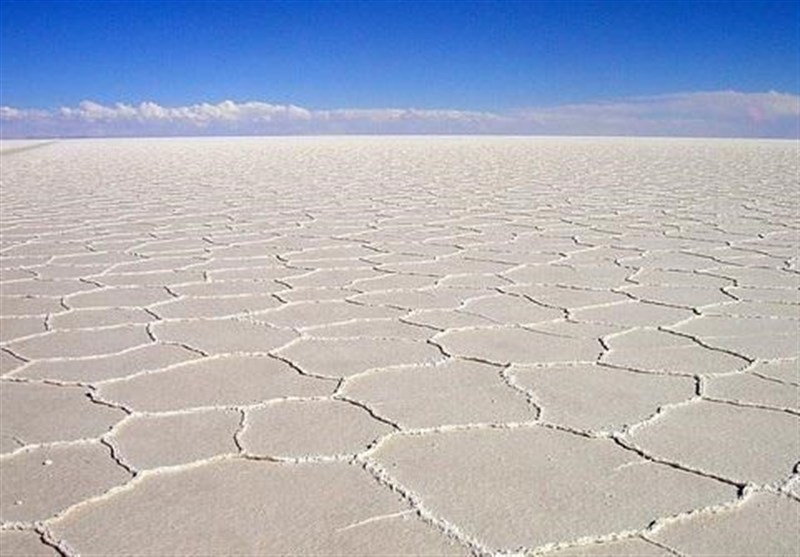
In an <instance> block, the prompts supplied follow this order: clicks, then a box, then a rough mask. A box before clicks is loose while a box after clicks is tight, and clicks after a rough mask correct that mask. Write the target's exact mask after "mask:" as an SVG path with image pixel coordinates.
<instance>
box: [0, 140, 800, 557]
mask: <svg viewBox="0 0 800 557" xmlns="http://www.w3.org/2000/svg"><path fill="white" fill-rule="evenodd" d="M2 150H3V153H2V155H0V157H1V159H0V160H1V161H2V209H1V211H2V213H1V214H0V216H1V217H2V222H1V223H0V232H1V234H2V237H1V238H0V239H1V241H2V249H1V250H0V255H1V257H0V263H2V275H0V278H1V279H2V283H1V284H0V293H1V294H2V298H1V304H2V305H1V306H0V307H1V311H0V313H2V321H1V322H0V331H1V332H2V339H1V340H2V345H1V346H2V351H1V352H0V363H1V364H2V380H1V381H0V386H1V389H0V393H1V395H2V405H1V406H0V412H1V413H2V416H1V418H2V420H1V421H0V426H1V429H2V439H1V441H2V444H1V446H0V449H2V453H3V454H2V457H0V472H1V477H0V479H1V480H2V482H0V495H1V498H0V513H2V517H1V518H2V531H0V540H2V554H3V555H4V556H6V555H39V554H41V555H57V554H59V553H60V554H64V555H123V554H124V555H134V554H135V555H159V556H163V555H234V554H235V555H257V554H261V555H267V554H269V555H277V554H281V555H288V554H296V555H389V554H393V555H401V554H402V555H470V554H474V555H490V554H495V555H506V554H546V555H552V556H554V557H567V556H576V555H595V556H596V555H653V556H656V555H664V556H668V555H683V556H694V555H712V554H713V555H739V556H741V555H772V556H776V555H797V554H798V552H800V542H799V541H798V535H799V534H798V533H800V518H799V517H800V469H799V468H798V466H800V464H799V462H800V429H799V428H798V424H799V419H800V418H799V416H800V408H799V404H798V388H799V385H800V373H799V372H798V369H799V366H798V357H799V356H800V337H799V335H798V319H800V297H799V294H798V293H799V292H800V291H799V290H798V287H800V274H799V272H800V269H799V268H798V255H799V254H798V250H800V239H799V238H798V234H799V232H798V231H799V230H800V219H799V218H798V216H799V213H798V211H799V210H800V205H799V201H798V151H797V143H796V142H793V141H758V140H689V139H596V138H595V139H591V138H521V137H520V138H513V137H511V138H499V137H485V138H467V137H451V138H444V137H442V138H430V137H428V138H424V137H406V138H402V137H372V138H370V137H352V138H252V139H244V138H231V139H221V138H218V139H210V138H204V139H147V140H145V139H114V140H88V139H86V140H64V141H57V142H53V143H47V144H38V143H37V142H10V141H6V142H3V144H2Z"/></svg>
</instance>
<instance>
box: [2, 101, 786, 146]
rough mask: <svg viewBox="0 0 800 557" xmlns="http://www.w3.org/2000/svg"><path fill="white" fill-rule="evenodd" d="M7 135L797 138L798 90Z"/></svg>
mask: <svg viewBox="0 0 800 557" xmlns="http://www.w3.org/2000/svg"><path fill="white" fill-rule="evenodd" d="M0 126H1V127H0V133H1V134H2V135H3V136H4V137H26V136H27V137H33V136H86V135H88V136H104V135H111V136H115V135H209V134H304V133H306V134H310V133H323V134H324V133H465V134H469V133H520V134H528V133H529V134H574V135H678V136H680V135H685V136H745V137H751V136H752V137H792V138H797V137H798V129H799V126H800V97H799V96H797V95H791V94H786V93H777V92H774V91H772V92H767V93H741V92H736V91H714V92H694V93H675V94H668V95H657V96H649V97H631V98H625V99H619V100H614V101H600V102H591V103H581V104H567V105H557V106H550V107H531V108H526V109H521V110H515V111H509V112H503V113H499V112H481V111H470V110H455V109H447V110H428V109H415V108H385V109H383V108H378V109H358V108H348V109H333V110H312V109H307V108H303V107H299V106H295V105H291V104H270V103H266V102H259V101H249V102H234V101H231V100H226V101H222V102H219V103H217V104H210V103H199V104H193V105H187V106H177V107H166V106H161V105H159V104H156V103H154V102H142V103H140V104H138V105H132V104H124V103H116V104H113V105H103V104H99V103H96V102H93V101H83V102H81V103H80V104H78V105H77V106H75V107H61V108H58V109H55V110H41V109H28V108H16V107H10V106H3V107H0Z"/></svg>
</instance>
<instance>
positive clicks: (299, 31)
mask: <svg viewBox="0 0 800 557" xmlns="http://www.w3.org/2000/svg"><path fill="white" fill-rule="evenodd" d="M710 92H717V93H722V92H727V93H729V94H733V93H735V94H737V95H750V94H762V95H763V94H766V93H769V92H776V93H778V94H781V95H783V96H782V97H781V98H780V101H779V102H780V103H781V105H780V106H781V107H783V108H781V109H779V112H781V113H783V112H786V110H788V111H789V112H792V108H791V104H792V99H795V101H794V102H796V98H797V95H798V93H800V2H798V1H789V0H783V1H780V0H777V1H776V0H773V1H768V0H764V1H758V2H746V1H739V2H731V1H718V2H702V1H699V0H698V1H681V2H674V1H667V0H661V1H648V2H637V1H634V0H628V1H620V2H615V1H611V0H607V1H602V2H576V1H567V0H561V1H555V2H548V1H529V2H513V1H505V2H490V1H485V2H462V1H455V0H453V1H449V2H435V1H427V2H418V3H417V2H388V1H372V2H323V1H317V2H300V1H297V2H260V1H256V0H250V1H245V2H233V1H226V2H200V1H182V2H156V1H150V2H148V1H143V0H139V1H136V2H114V1H100V0H97V1H92V2H74V1H67V0H60V1H48V2H37V1H31V0H26V1H22V2H17V1H8V0H0V105H2V106H3V107H5V108H4V113H3V114H4V116H3V118H4V121H5V122H8V121H10V120H13V121H14V122H15V124H14V125H15V126H18V125H19V121H20V120H22V116H21V114H23V113H22V112H20V111H21V110H27V111H30V110H31V109H37V110H38V112H36V114H38V115H39V117H40V118H41V117H43V115H44V112H46V111H50V112H49V113H51V116H52V117H51V119H55V118H60V119H61V120H63V119H64V118H65V116H64V114H62V113H61V112H58V113H56V112H55V111H57V110H58V109H60V108H61V107H67V110H72V111H73V112H72V113H70V114H71V116H70V117H71V118H73V120H75V119H76V118H77V116H76V115H77V114H79V112H78V111H80V110H81V105H80V103H81V102H83V101H87V100H88V101H92V104H91V105H84V107H86V106H101V107H117V106H120V105H118V103H122V105H124V106H131V107H135V108H136V110H137V111H139V112H138V113H137V114H138V115H137V116H136V117H135V118H139V119H140V120H141V119H142V118H144V117H145V116H142V114H145V113H143V112H141V110H140V105H141V103H143V102H148V103H154V104H155V105H156V106H158V107H159V108H161V107H164V108H168V109H171V110H176V109H178V108H187V107H191V106H193V105H198V104H203V103H207V104H211V105H217V104H218V103H220V102H222V101H226V100H229V101H232V102H233V103H235V105H236V106H239V105H241V104H243V103H247V102H256V103H265V104H268V105H270V106H272V105H276V106H286V105H293V106H296V107H301V108H302V109H304V110H310V111H316V112H313V113H312V116H313V118H317V117H318V115H319V114H318V113H319V112H320V111H330V110H340V109H358V110H365V109H376V110H381V109H387V108H397V109H410V108H413V109H417V110H419V111H423V113H424V111H431V110H456V111H462V112H467V111H468V112H479V113H482V114H483V113H490V114H492V115H495V116H500V117H502V118H509V117H510V116H509V115H514V116H513V117H515V118H519V117H520V116H519V115H520V114H523V113H524V114H531V113H536V114H540V113H541V112H542V111H544V112H545V113H547V114H552V111H554V110H556V109H557V108H558V107H574V106H576V105H584V104H587V103H589V104H597V103H607V102H610V101H615V102H619V101H622V100H624V102H626V103H630V102H641V99H642V98H656V99H663V98H664V95H675V94H683V95H685V94H694V93H710ZM737 98H739V97H737ZM753 98H762V99H763V98H767V97H753ZM637 99H638V100H637ZM768 100H770V99H768ZM775 100H776V99H775V98H772V99H771V101H775ZM759 102H761V101H759ZM94 103H96V105H95V104H94ZM787 103H788V104H787ZM712 104H713V103H712ZM773 104H774V103H773ZM770 106H771V105H770ZM787 106H788V107H789V108H788V109H787V108H786V107H787ZM12 109H13V110H16V111H17V112H14V113H13V114H12V112H10V111H11V110H12ZM112 109H113V108H109V110H112ZM654 110H656V111H658V110H662V111H663V106H661V107H657V108H655V109H654ZM754 110H761V111H762V112H763V114H766V115H767V116H769V114H770V112H769V110H770V108H769V107H767V108H766V109H764V107H762V106H760V104H759V105H758V106H756V107H755V109H754ZM537 111H538V112H537ZM751 112H752V111H751ZM365 113H366V112H365ZM25 114H28V113H25ZM98 114H99V113H97V111H95V116H97V115H98ZM147 114H150V116H146V117H147V118H151V117H152V118H155V116H153V114H155V113H153V112H152V111H151V112H149V113H147ZM161 114H162V116H163V114H165V113H161ZM172 114H173V116H174V117H173V116H170V118H172V119H173V120H174V119H175V118H177V116H175V114H177V113H172ZM326 114H327V113H326ZM753 114H755V113H753ZM790 116H791V114H790ZM109 117H110V116H109ZM476 117H477V116H473V119H474V118H476ZM128 118H129V120H130V119H132V118H134V116H132V113H131V114H129V116H128ZM165 118H166V117H161V120H162V121H163V120H164V119H165ZM271 118H272V117H271ZM304 118H305V117H304ZM327 118H328V120H330V119H331V116H330V115H328V116H327ZM409 118H411V117H409ZM754 118H755V119H758V116H755V117H754ZM99 119H100V118H99V116H97V118H95V122H96V121H98V120H99ZM306 119H307V118H306ZM251 120H252V115H251ZM262 120H263V118H262ZM272 120H274V118H272ZM162 123H163V122H162ZM250 123H252V121H251V122H250ZM8 127H9V126H8V125H6V128H8ZM507 127H508V126H507ZM512 127H513V126H512ZM545 127H546V126H545ZM489 128H491V126H488V128H487V127H486V126H484V130H488V131H491V130H490V129H489ZM509 129H511V128H509ZM786 129H788V130H789V131H790V132H791V130H792V129H794V128H793V127H792V126H791V125H790V126H789V127H788V128H786V126H785V125H784V126H783V127H782V128H781V130H782V131H783V134H784V135H785V132H786ZM266 131H269V130H266ZM289 131H291V130H289ZM300 131H302V130H300ZM412 131H413V130H412ZM423 131H424V130H423ZM478 131H480V130H478ZM512 131H514V130H512ZM533 131H536V130H533ZM566 131H569V130H566ZM590 131H591V130H590ZM599 131H600V132H602V131H603V130H602V129H600V130H599ZM712 132H713V130H712ZM745 135H747V134H746V133H745ZM767 135H774V133H768V134H767ZM789 135H791V133H789Z"/></svg>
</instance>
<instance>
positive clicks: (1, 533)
mask: <svg viewBox="0 0 800 557" xmlns="http://www.w3.org/2000/svg"><path fill="white" fill-rule="evenodd" d="M0 551H2V555H3V557H58V555H59V553H58V551H56V549H55V548H53V547H50V546H48V545H45V544H44V542H42V536H41V535H40V534H38V533H36V532H34V531H31V530H0Z"/></svg>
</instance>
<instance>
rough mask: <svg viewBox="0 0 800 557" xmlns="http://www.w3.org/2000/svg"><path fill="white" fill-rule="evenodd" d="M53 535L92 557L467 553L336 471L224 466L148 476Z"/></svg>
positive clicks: (350, 470)
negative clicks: (116, 556)
mask: <svg viewBox="0 0 800 557" xmlns="http://www.w3.org/2000/svg"><path fill="white" fill-rule="evenodd" d="M198 511H200V512H198ZM52 530H53V532H54V534H55V535H56V536H57V537H59V538H62V539H65V540H69V543H70V546H71V547H73V548H74V549H75V550H76V551H77V552H80V553H82V554H90V555H109V554H124V555H130V554H136V555H178V554H180V555H231V554H233V555H285V554H293V555H365V554H370V555H398V554H405V555H463V554H465V553H466V552H465V550H464V549H463V548H460V547H458V546H457V545H455V544H452V543H448V540H447V539H446V538H444V537H443V536H441V535H440V534H439V533H438V532H437V531H436V530H435V529H434V528H433V527H431V526H429V525H428V524H425V523H424V522H422V521H421V520H419V519H418V518H417V517H415V516H414V511H413V510H412V509H411V508H409V506H408V505H407V504H406V503H404V502H403V501H402V500H401V499H400V498H399V497H398V496H397V495H395V494H393V493H392V492H391V491H389V490H386V489H383V488H382V487H381V486H380V485H379V484H378V483H376V482H375V481H374V480H373V479H372V478H370V477H369V476H368V475H367V474H366V473H365V472H363V471H362V470H359V469H358V468H356V467H355V466H349V465H347V464H343V463H323V464H295V465H283V464H274V463H269V462H257V461H242V460H239V461H237V460H227V461H221V462H213V463H209V464H205V465H203V466H199V467H194V468H189V469H187V470H183V471H173V472H167V473H162V474H155V475H149V476H147V477H145V478H143V479H142V480H141V481H140V482H138V483H137V484H136V485H135V486H132V488H131V489H128V490H125V491H123V492H120V493H118V494H117V495H115V496H113V497H110V498H107V499H105V500H103V501H99V502H97V503H95V504H93V505H88V506H84V507H82V508H79V509H76V510H75V511H74V512H72V513H69V514H67V515H66V516H65V517H64V518H62V519H60V520H57V521H55V522H54V523H53V525H52Z"/></svg>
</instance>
